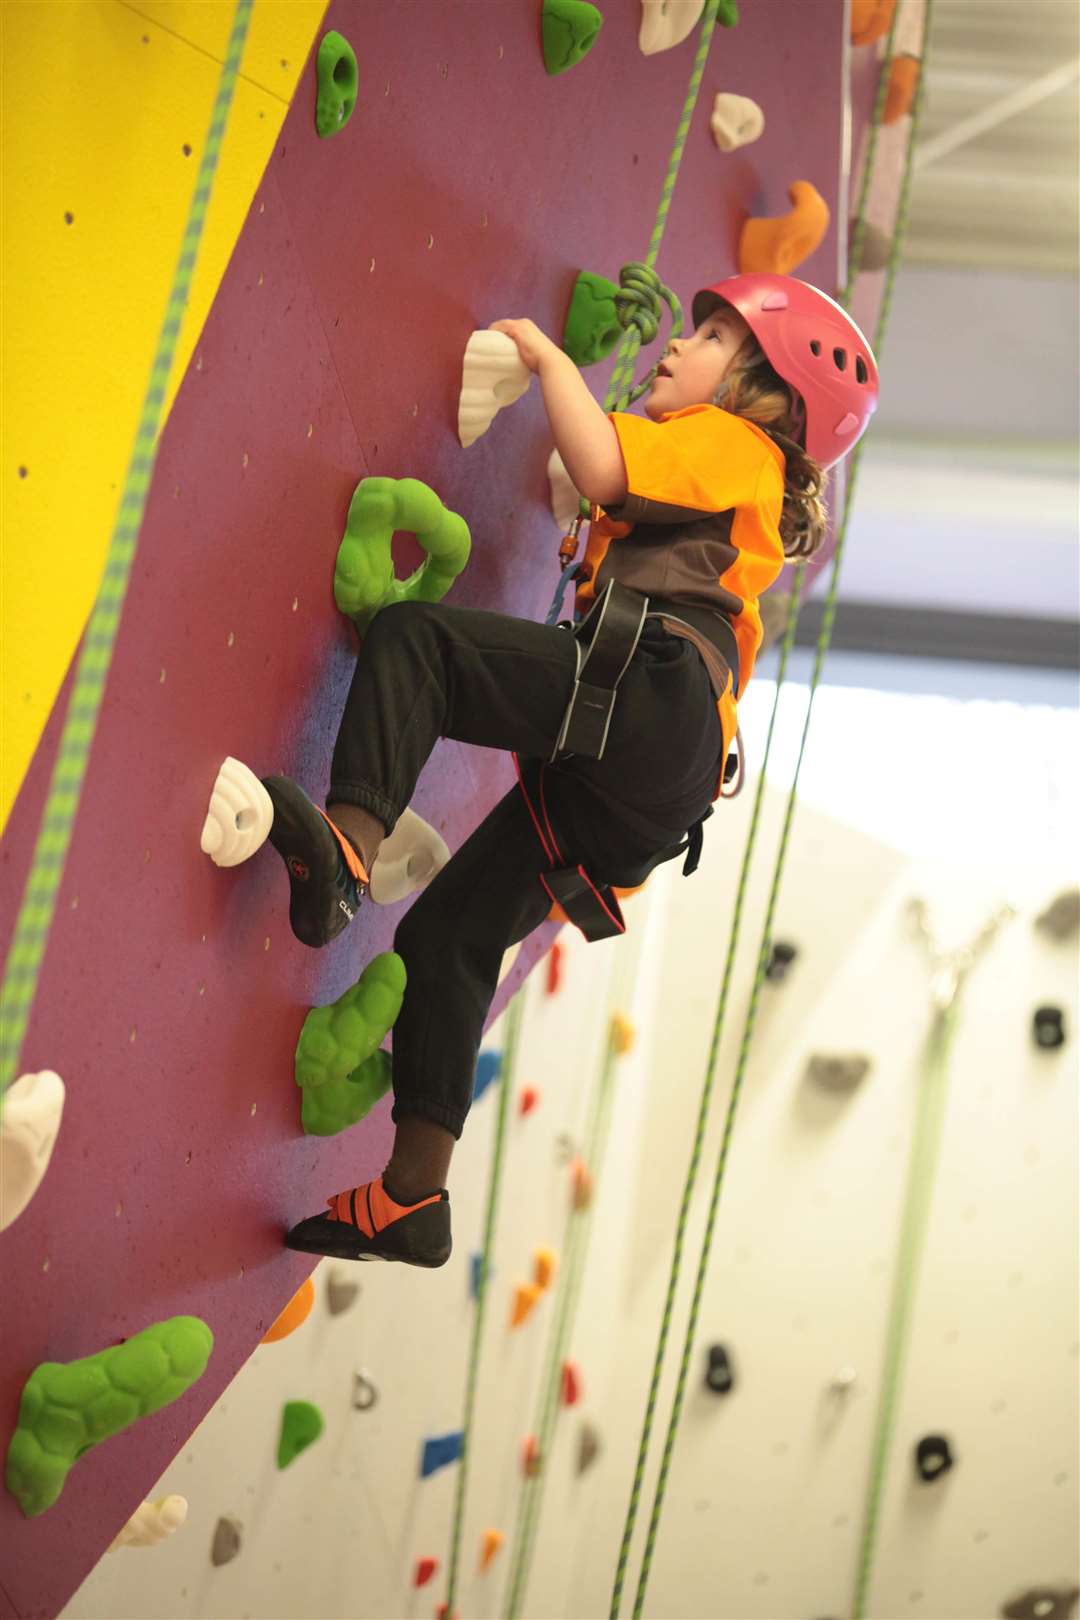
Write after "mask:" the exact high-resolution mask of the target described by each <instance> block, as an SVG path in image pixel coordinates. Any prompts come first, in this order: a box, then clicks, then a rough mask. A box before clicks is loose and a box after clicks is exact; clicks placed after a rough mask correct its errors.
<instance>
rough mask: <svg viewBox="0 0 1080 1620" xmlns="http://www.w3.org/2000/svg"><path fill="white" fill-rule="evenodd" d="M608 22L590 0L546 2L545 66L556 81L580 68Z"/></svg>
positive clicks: (543, 22)
mask: <svg viewBox="0 0 1080 1620" xmlns="http://www.w3.org/2000/svg"><path fill="white" fill-rule="evenodd" d="M603 26H604V19H603V17H602V16H601V14H600V12H599V11H597V9H596V7H595V6H590V5H588V4H587V3H586V0H544V10H543V15H542V16H541V19H540V28H541V32H542V35H543V44H544V66H545V68H546V69H547V71H548V73H549V75H550V76H551V77H552V78H554V77H555V75H556V74H558V73H565V72H566V70H567V68H572V67H576V66H577V64H578V63H579V62H580V61H581V59H582V57H583V56H588V54H589V52H590V51H591V50H592V48H593V46H594V45H595V44H596V36H597V35H598V34H599V32H600V30H601V28H603Z"/></svg>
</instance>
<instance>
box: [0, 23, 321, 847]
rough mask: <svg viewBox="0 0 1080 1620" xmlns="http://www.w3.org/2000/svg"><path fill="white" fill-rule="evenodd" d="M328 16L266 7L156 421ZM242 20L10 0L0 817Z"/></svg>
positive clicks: (101, 503)
mask: <svg viewBox="0 0 1080 1620" xmlns="http://www.w3.org/2000/svg"><path fill="white" fill-rule="evenodd" d="M325 9H326V8H325V3H324V0H257V3H256V4H255V6H254V9H253V12H252V18H251V26H250V28H249V32H248V37H247V43H246V46H245V50H244V56H243V59H242V61H241V68H240V77H239V78H238V80H237V84H236V91H235V95H234V99H233V103H232V107H231V110H230V113H229V120H228V124H227V127H226V133H225V140H224V143H223V146H222V150H221V156H220V161H219V164H218V168H217V173H216V176H215V179H214V185H213V194H212V197H211V202H210V208H209V211H208V214H207V218H206V226H205V230H204V232H203V237H202V242H201V244H200V248H199V255H198V262H197V265H196V269H195V275H194V280H193V283H192V289H191V299H190V303H189V305H188V309H187V314H186V318H185V320H184V323H183V326H182V328H181V331H180V336H179V341H178V344H177V350H176V357H175V361H174V367H173V373H172V377H171V379H170V384H169V392H168V397H167V400H166V405H165V416H163V418H162V421H163V424H164V420H165V417H167V414H168V410H169V407H170V406H171V404H172V400H173V398H174V396H175V393H176V390H177V388H178V387H179V384H180V382H181V380H182V378H183V376H184V372H185V371H186V369H187V365H188V362H189V360H190V358H191V354H192V350H193V348H194V345H195V343H196V342H197V340H198V337H199V334H200V332H201V331H202V328H203V325H204V322H205V320H206V316H207V314H208V313H209V310H210V307H211V305H212V303H213V300H214V297H215V295H216V293H217V289H218V286H219V285H220V282H221V278H222V276H223V274H224V272H225V268H226V266H227V264H228V262H229V258H230V256H231V254H232V250H233V246H234V244H235V242H236V238H237V236H238V235H239V232H240V229H241V227H242V225H243V223H244V219H245V217H246V215H247V211H248V208H249V206H250V203H251V199H252V196H253V195H254V192H255V189H256V187H257V185H258V183H259V181H260V179H261V178H262V174H263V171H264V169H265V167H266V163H267V161H268V159H269V157H270V154H271V151H272V149H273V145H274V141H275V140H276V138H277V135H278V131H279V130H280V128H281V124H282V122H283V120H284V117H285V113H286V111H287V110H288V107H289V104H290V102H291V100H292V97H293V94H294V93H295V91H296V85H297V80H298V78H299V75H300V72H301V69H302V68H303V65H304V62H305V61H306V58H307V55H308V52H309V50H310V48H311V44H312V41H313V39H314V38H315V37H316V34H317V32H318V30H319V28H320V25H321V23H322V19H323V15H324V13H325ZM234 16H235V7H234V5H233V4H232V3H231V0H148V3H146V4H143V5H140V6H138V7H135V6H131V5H125V4H120V3H119V0H2V3H0V53H2V69H0V71H2V80H0V88H2V136H3V149H2V157H0V164H2V169H0V175H2V184H3V193H2V196H3V202H2V209H3V215H2V226H3V377H2V393H0V420H2V429H0V431H2V445H3V462H2V466H3V473H2V477H0V492H2V493H0V502H2V504H0V521H2V543H0V826H2V825H4V824H6V821H7V817H8V814H9V812H10V809H11V806H12V803H13V801H14V799H15V796H16V794H17V793H18V790H19V787H20V785H21V783H22V780H23V777H24V776H25V773H26V770H27V767H28V765H29V763H30V760H31V758H32V757H33V753H34V749H35V748H36V746H37V743H38V740H39V738H40V736H41V733H42V730H43V729H44V726H45V723H46V721H47V719H48V717H49V713H50V711H51V709H52V706H53V703H54V701H55V699H56V694H57V692H58V691H59V688H60V685H61V683H62V681H63V678H64V675H65V673H66V670H67V668H68V665H69V663H70V661H71V657H72V655H73V653H74V651H75V648H76V646H77V644H78V639H79V636H80V634H81V633H82V630H83V627H84V625H85V623H86V620H87V618H88V617H89V613H90V609H91V607H92V605H93V601H94V596H95V593H96V591H97V586H98V580H99V578H100V575H101V570H102V567H103V565H104V560H105V554H106V551H107V549H108V544H109V538H110V536H111V533H112V529H113V526H114V523H115V519H116V512H117V507H118V503H119V499H120V494H121V491H122V486H123V480H124V474H125V471H126V468H127V463H128V460H129V458H130V456H131V451H132V447H133V445H134V441H135V430H136V427H137V425H138V419H139V413H140V410H141V408H142V402H143V397H144V395H145V392H146V386H147V382H148V380H149V375H150V366H151V362H152V359H153V355H154V351H155V349H156V346H157V342H158V338H159V336H160V331H161V325H162V322H163V319H164V315H165V307H166V302H167V299H168V294H169V288H170V287H171V285H172V279H173V274H174V272H175V268H176V261H177V257H178V255H179V251H180V242H181V238H182V236H183V230H184V224H185V221H186V219H187V213H188V209H189V206H190V203H191V196H192V193H193V191H194V188H195V181H196V177H197V174H198V166H199V162H200V158H201V154H202V148H203V143H204V141H205V137H206V132H207V128H208V126H209V123H210V115H211V111H212V108H213V103H214V97H215V94H216V91H217V85H218V78H219V74H220V69H221V63H222V61H223V59H224V55H225V51H226V48H227V45H228V40H229V36H230V33H231V31H232V25H233V19H234ZM309 88H310V92H311V100H312V110H311V116H312V118H314V116H315V108H314V99H315V98H314V87H313V86H311V87H309ZM185 146H187V147H188V148H190V152H189V153H187V154H186V153H185V151H184V148H185ZM68 214H70V215H71V221H70V223H69V222H68V221H67V220H66V218H65V216H66V215H68ZM23 469H25V472H23Z"/></svg>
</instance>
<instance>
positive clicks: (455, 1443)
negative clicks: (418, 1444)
mask: <svg viewBox="0 0 1080 1620" xmlns="http://www.w3.org/2000/svg"><path fill="white" fill-rule="evenodd" d="M464 1440H465V1431H464V1429H458V1430H456V1431H455V1432H454V1433H453V1434H437V1435H435V1437H434V1438H433V1439H431V1440H425V1441H424V1457H423V1461H422V1462H421V1464H420V1478H421V1479H427V1477H428V1475H429V1474H434V1473H435V1471H436V1469H438V1468H445V1467H446V1465H447V1463H452V1462H457V1460H458V1458H459V1457H460V1456H461V1449H462V1445H463V1443H464Z"/></svg>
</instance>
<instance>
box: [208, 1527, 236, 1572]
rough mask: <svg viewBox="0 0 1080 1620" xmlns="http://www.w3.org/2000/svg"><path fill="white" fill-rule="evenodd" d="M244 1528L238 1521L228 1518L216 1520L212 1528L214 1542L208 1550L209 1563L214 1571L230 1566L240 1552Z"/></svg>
mask: <svg viewBox="0 0 1080 1620" xmlns="http://www.w3.org/2000/svg"><path fill="white" fill-rule="evenodd" d="M243 1533H244V1527H243V1525H242V1524H241V1523H240V1520H239V1519H233V1518H230V1517H228V1516H226V1517H225V1518H221V1519H219V1520H218V1522H217V1524H216V1526H215V1527H214V1541H213V1545H212V1546H211V1548H210V1562H211V1563H212V1564H213V1565H214V1568H215V1569H220V1567H221V1565H222V1564H231V1563H232V1561H233V1559H234V1558H235V1557H236V1555H237V1553H238V1552H239V1551H240V1541H241V1538H242V1536H243Z"/></svg>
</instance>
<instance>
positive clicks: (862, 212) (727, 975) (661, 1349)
mask: <svg viewBox="0 0 1080 1620" xmlns="http://www.w3.org/2000/svg"><path fill="white" fill-rule="evenodd" d="M931 8H932V0H926V10H925V18H924V31H923V69H922V71H921V72H920V74H919V79H918V87H917V90H916V95H915V103H914V107H913V109H912V123H911V130H910V132H909V135H908V145H907V151H906V154H905V167H904V176H903V181H902V185H901V192H900V199H899V205H898V209H897V220H896V228H895V230H894V233H893V241H892V250H891V253H890V257H889V265H888V270H887V273H886V283H885V289H884V293H883V296H882V302H881V307H880V311H879V315H878V322H877V330H876V332H875V336H874V345H873V346H874V350H875V353H876V354H877V356H878V358H879V360H880V357H881V349H882V343H883V340H884V333H885V326H886V322H887V317H888V312H889V307H890V303H891V298H892V288H893V282H894V279H895V275H896V268H897V264H898V263H899V257H900V249H901V244H902V242H903V233H904V226H905V223H906V218H907V202H908V193H909V189H910V183H911V172H912V156H913V150H914V145H915V135H916V131H917V128H918V121H919V112H920V109H921V105H922V94H923V86H924V84H925V82H926V73H925V54H926V43H927V41H928V39H929V32H930V13H931ZM899 9H900V8H899V6H898V7H897V11H896V12H895V13H894V15H893V22H892V27H891V29H890V32H889V37H888V42H887V45H886V49H885V56H884V61H883V62H882V65H881V71H880V76H879V80H878V90H877V98H876V100H875V103H874V113H873V120H872V125H871V131H870V140H869V145H868V149H867V153H866V161H865V164H864V169H863V179H862V188H861V195H860V200H859V208H858V211H857V223H856V228H855V233H854V239H853V242H852V248H851V265H850V268H849V275H848V284H847V287H846V288H845V291H844V296H843V298H841V299H840V300H839V302H840V303H841V304H842V305H844V306H845V307H847V305H848V304H849V303H850V301H851V296H852V292H853V290H854V285H855V280H856V277H857V275H858V272H859V266H860V263H861V259H862V245H863V237H864V232H865V222H866V202H867V198H868V196H869V191H870V179H871V175H872V173H873V167H874V157H875V152H876V148H877V137H878V131H879V129H880V127H881V122H882V113H883V111H884V107H885V97H886V92H887V89H888V80H889V67H890V64H891V62H892V59H893V45H894V40H895V37H896V28H897V21H898V13H899ZM714 13H715V6H714V5H713V4H712V3H710V4H709V6H708V7H707V14H706V18H705V22H704V24H703V29H702V34H703V41H702V47H703V48H707V40H708V34H709V33H710V32H711V27H712V23H713V17H714ZM700 55H701V52H700V50H699V57H700ZM864 443H865V440H860V442H859V444H858V445H857V446H856V448H855V450H854V451H853V452H852V459H851V471H850V476H849V479H848V486H847V495H846V500H845V505H844V513H843V518H842V521H841V524H840V528H839V531H838V533H837V540H836V549H835V554H834V558H833V570H832V578H831V581H830V586H829V593H828V597H827V599H826V603H825V609H824V613H823V616H822V624H821V631H820V634H819V637H818V645H817V656H816V658H815V662H814V669H813V674H812V676H811V681H810V700H809V703H808V705H807V710H806V719H805V723H804V726H803V734H802V741H801V744H800V747H799V755H798V760H797V762H796V766H795V775H794V779H793V781H792V786H791V792H790V795H789V798H788V805H787V813H786V816H785V819H784V826H783V831H782V833H781V838H780V847H779V851H778V853H777V860H776V869H775V872H774V875H773V883H772V889H771V891H770V894H769V902H768V907H767V910H766V916H765V924H764V928H763V930H762V939H761V946H760V949H759V951H758V965H757V974H756V977H755V981H754V986H753V992H752V995H751V1000H750V1007H749V1011H748V1013H747V1018H746V1025H745V1028H744V1030H743V1037H742V1044H741V1047H740V1051H739V1059H738V1064H737V1067H736V1073H735V1079H734V1082H733V1085H732V1092H731V1098H730V1101H729V1104H728V1110H727V1116H726V1119H725V1122H724V1132H723V1139H722V1142H721V1147H720V1152H719V1156H718V1160H717V1166H716V1174H715V1177H714V1181H713V1191H712V1199H711V1202H710V1205H709V1214H708V1220H707V1223H706V1228H705V1235H704V1238H703V1240H702V1246H701V1255H700V1260H699V1265H698V1274H697V1279H696V1283H695V1287H694V1296H693V1301H692V1303H691V1307H690V1315H689V1320H688V1322H687V1329H686V1337H685V1340H684V1343H683V1354H682V1361H681V1364H680V1367H679V1375H678V1382H677V1385H676V1390H675V1395H674V1398H673V1401H672V1410H671V1417H670V1421H669V1424H668V1430H667V1435H666V1438H665V1442H664V1452H663V1457H662V1460H661V1465H660V1471H659V1476H658V1479H657V1483H656V1491H655V1494H654V1497H653V1506H652V1513H651V1517H650V1520H649V1528H648V1534H647V1537H646V1543H645V1548H644V1552H643V1555H642V1563H641V1570H640V1574H639V1577H638V1588H637V1594H636V1597H635V1601H634V1610H633V1613H634V1616H635V1620H637V1617H638V1616H640V1614H641V1612H642V1609H643V1607H644V1602H645V1592H646V1587H647V1583H648V1578H649V1571H650V1568H651V1565H652V1556H653V1552H654V1549H655V1546H656V1537H657V1530H658V1527H659V1522H660V1513H661V1509H662V1507H663V1501H664V1493H665V1490H666V1487H667V1479H668V1473H669V1470H670V1466H671V1457H672V1452H673V1449H674V1444H675V1436H676V1433H677V1430H678V1424H679V1418H680V1415H681V1412H682V1405H683V1400H684V1398H685V1394H686V1384H687V1377H688V1373H689V1366H690V1355H691V1350H692V1348H693V1342H694V1337H695V1334H696V1331H697V1324H698V1317H699V1315H700V1309H701V1300H702V1295H703V1292H704V1283H705V1274H706V1269H707V1266H708V1260H709V1254H710V1251H711V1247H712V1236H713V1229H714V1226H715V1223H716V1213H717V1209H718V1206H719V1201H720V1192H721V1188H722V1185H723V1177H724V1170H725V1168H726V1164H727V1156H728V1150H729V1147H730V1143H731V1136H732V1130H733V1127H734V1123H735V1114H736V1110H737V1107H738V1102H739V1096H740V1093H741V1089H742V1081H743V1076H744V1074H745V1070H746V1063H747V1058H748V1055H749V1050H750V1042H751V1039H752V1036H753V1032H754V1027H755V1022H756V1016H757V1007H758V1000H759V997H760V993H761V986H762V983H763V981H764V977H765V968H766V965H767V963H768V959H769V942H770V937H771V931H772V924H773V916H774V914H775V910H776V902H777V896H778V894H779V889H780V880H781V877H782V875H783V869H784V860H785V856H786V853H787V845H788V838H789V835H790V831H791V823H792V819H793V816H794V810H795V802H796V794H797V791H798V784H799V773H800V771H801V768H802V761H803V754H804V752H805V749H806V738H807V733H808V731H809V727H810V718H811V715H812V713H813V707H814V696H815V693H816V691H817V687H818V683H819V680H820V678H821V670H822V666H823V664H824V660H825V653H826V651H827V649H828V645H829V641H830V638H831V635H832V627H833V621H834V618H835V615H836V599H837V595H838V592H839V584H840V567H841V563H842V559H843V551H844V542H845V539H846V536H847V525H848V519H849V517H850V515H851V511H852V504H853V495H854V489H855V479H856V474H857V471H858V466H859V462H860V459H861V456H862V450H863V445H864ZM805 568H806V564H805V562H800V563H799V564H798V565H797V567H796V570H795V578H794V585H793V590H792V594H791V603H790V608H789V613H788V621H787V626H786V629H785V635H784V641H783V646H782V649H781V655H780V667H779V670H778V672H777V682H776V695H775V699H774V702H773V712H772V717H771V719H770V722H769V731H768V737H767V740H766V744H765V753H764V757H763V759H762V763H761V774H760V778H759V781H758V791H757V796H756V798H755V802H754V810H753V816H752V818H751V824H750V831H749V834H748V837H747V843H746V850H745V853H744V856H743V864H742V870H741V872H740V876H739V888H738V895H737V899H736V904H735V915H734V918H733V922H732V933H731V941H730V944H729V947H728V955H727V961H726V963H725V968H724V978H723V984H722V988H721V992H720V1000H719V1005H718V1007H717V1014H716V1023H715V1027H714V1030H713V1038H712V1044H711V1047H710V1050H709V1058H708V1063H707V1067H706V1080H705V1086H704V1089H703V1091H702V1098H701V1107H700V1111H699V1115H698V1123H697V1132H696V1135H695V1139H694V1147H693V1152H692V1154H691V1159H690V1166H689V1169H688V1171H687V1179H686V1186H685V1189H684V1193H683V1201H682V1207H681V1209H680V1213H679V1220H678V1225H677V1228H676V1235H675V1255H674V1259H673V1262H672V1269H671V1277H670V1281H669V1286H668V1293H667V1298H666V1300H665V1304H664V1311H663V1317H662V1321H661V1328H660V1336H659V1340H658V1343H657V1350H656V1359H655V1363H654V1367H653V1375H652V1382H651V1385H650V1389H649V1395H648V1402H647V1406H646V1412H645V1421H644V1425H643V1428H642V1435H641V1443H640V1447H639V1451H638V1459H637V1465H636V1468H635V1472H634V1480H633V1485H632V1488H631V1495H630V1505H629V1509H628V1512H627V1518H626V1525H625V1529H624V1532H623V1539H622V1545H621V1547H620V1550H619V1558H618V1564H617V1568H616V1574H615V1584H614V1589H613V1592H612V1600H611V1610H610V1614H611V1620H617V1617H618V1614H619V1606H620V1603H621V1599H622V1589H623V1584H624V1581H625V1576H626V1566H627V1561H628V1558H629V1552H630V1544H631V1540H632V1537H633V1531H634V1521H635V1517H636V1514H637V1507H638V1501H639V1498H640V1494H641V1487H642V1480H643V1477H644V1472H645V1461H646V1456H647V1453H648V1446H649V1439H650V1436H651V1432H652V1422H653V1416H654V1413H655V1410H656V1401H657V1394H658V1390H659V1384H660V1375H661V1371H662V1368H663V1362H664V1354H665V1351H666V1347H667V1337H668V1332H669V1329H670V1325H671V1316H672V1309H673V1305H674V1299H675V1292H676V1288H677V1285H678V1280H679V1269H680V1264H681V1259H682V1249H683V1243H684V1240H685V1235H686V1226H687V1221H688V1217H689V1211H690V1203H691V1199H692V1195H693V1191H694V1186H695V1183H696V1179H697V1170H698V1165H699V1163H700V1160H701V1151H702V1144H703V1140H704V1135H705V1126H706V1122H707V1119H708V1115H709V1103H710V1100H711V1096H712V1077H713V1071H714V1068H715V1065H716V1057H717V1051H718V1049H719V1044H720V1036H721V1032H722V1029H723V1024H724V1014H725V1012H726V1008H727V999H728V992H729V989H730V986H731V977H732V965H733V961H734V956H735V949H736V945H737V942H738V935H739V925H740V921H741V916H742V908H743V903H744V901H745V897H746V888H747V879H748V875H749V867H750V860H751V856H752V854H753V849H754V843H755V840H756V836H757V829H758V823H759V819H760V814H761V806H762V800H763V797H764V789H765V773H766V767H767V764H768V759H769V750H770V748H771V745H772V739H773V732H774V729H775V724H776V715H777V709H778V706H779V701H780V693H781V690H782V688H783V682H784V677H785V674H786V670H787V663H788V658H789V655H790V652H791V648H792V645H793V644H794V640H795V627H796V624H797V622H798V616H799V608H800V605H801V595H802V586H803V580H804V577H805ZM879 1461H880V1464H881V1466H883V1464H884V1457H883V1456H882V1457H881V1458H880V1459H879ZM872 1498H873V1491H872V1493H871V1499H872ZM875 1523H876V1521H875V1517H874V1514H873V1512H872V1511H868V1513H867V1516H866V1521H865V1529H864V1537H863V1547H862V1552H861V1556H860V1584H859V1592H858V1596H857V1600H856V1615H855V1620H861V1616H862V1613H863V1610H862V1602H863V1601H864V1598H865V1591H866V1586H867V1584H868V1580H869V1570H870V1564H871V1561H872V1551H873V1536H874V1529H875Z"/></svg>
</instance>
